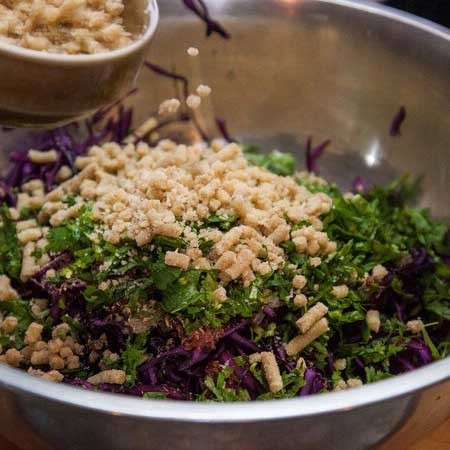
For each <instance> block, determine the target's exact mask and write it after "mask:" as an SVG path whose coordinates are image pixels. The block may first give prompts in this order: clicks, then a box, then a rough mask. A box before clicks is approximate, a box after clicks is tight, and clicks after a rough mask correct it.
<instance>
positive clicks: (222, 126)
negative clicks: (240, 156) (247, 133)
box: [216, 117, 237, 142]
mask: <svg viewBox="0 0 450 450" xmlns="http://www.w3.org/2000/svg"><path fill="white" fill-rule="evenodd" d="M216 125H217V128H218V130H219V131H220V134H221V135H222V137H223V138H224V139H225V140H226V141H227V142H237V140H236V139H234V138H233V137H232V136H231V135H230V133H229V132H228V127H227V123H226V121H225V119H221V118H220V117H216Z"/></svg>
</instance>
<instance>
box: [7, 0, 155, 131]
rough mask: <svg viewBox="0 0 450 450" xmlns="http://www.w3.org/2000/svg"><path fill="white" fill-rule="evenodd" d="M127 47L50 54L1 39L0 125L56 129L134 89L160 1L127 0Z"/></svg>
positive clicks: (152, 32) (151, 35)
mask: <svg viewBox="0 0 450 450" xmlns="http://www.w3.org/2000/svg"><path fill="white" fill-rule="evenodd" d="M125 5H126V6H125V12H124V24H125V26H126V28H127V29H128V30H129V31H130V32H131V33H133V35H135V36H137V38H136V40H135V41H134V42H133V43H132V44H131V45H129V46H127V47H123V48H120V49H118V50H113V51H110V52H105V53H98V54H92V55H67V54H52V53H46V52H40V51H36V50H29V49H24V48H21V47H18V46H14V45H10V44H7V43H4V42H2V41H1V40H0V124H1V125H4V126H13V127H42V126H55V125H60V124H64V123H68V122H71V121H73V120H74V119H77V118H80V117H82V116H85V115H88V114H89V113H92V112H93V111H96V110H98V109H99V108H101V107H103V106H105V105H108V104H110V103H112V102H114V101H115V100H117V99H119V98H120V97H122V96H123V95H125V94H126V93H127V92H128V91H129V90H131V89H132V87H133V85H134V83H135V81H136V78H137V76H138V74H139V70H140V67H141V65H142V62H143V60H144V58H145V55H146V53H147V50H148V47H149V45H150V42H151V40H152V37H153V34H154V32H155V30H156V26H157V24H158V20H159V13H158V5H157V3H156V0H126V1H125Z"/></svg>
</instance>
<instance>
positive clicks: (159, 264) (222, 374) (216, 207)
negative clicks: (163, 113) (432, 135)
mask: <svg viewBox="0 0 450 450" xmlns="http://www.w3.org/2000/svg"><path fill="white" fill-rule="evenodd" d="M116 106H117V105H116ZM176 106H178V105H176ZM118 111H119V114H118V115H113V116H110V115H109V113H110V112H109V111H103V112H101V113H99V114H97V115H96V116H94V117H93V118H92V119H90V120H89V121H88V123H87V126H88V130H89V133H88V138H87V139H86V140H84V141H83V142H81V143H80V141H77V140H75V139H74V137H73V135H72V134H71V130H70V127H69V128H62V129H58V130H53V131H51V132H48V133H46V134H45V136H44V137H43V139H42V140H41V142H40V143H37V144H36V146H35V148H34V149H31V150H27V151H24V152H23V151H22V152H15V153H12V155H11V161H12V166H11V170H10V172H9V173H8V175H7V176H6V178H5V179H4V180H3V181H2V183H1V185H0V188H1V194H2V205H1V208H0V214H1V225H0V273H1V276H0V312H1V326H0V330H1V331H0V344H1V349H0V350H1V355H0V359H1V361H2V362H4V363H7V364H9V365H11V366H13V367H18V368H21V369H23V370H26V371H28V373H30V374H32V375H36V376H39V377H42V378H44V379H48V380H53V381H56V382H62V383H67V384H71V385H75V386H80V387H82V388H84V389H91V390H98V391H107V392H115V393H122V394H129V395H134V396H139V397H144V398H151V399H155V398H157V399H159V398H170V399H177V400H197V401H247V400H256V399H272V398H288V397H294V396H305V395H310V394H315V393H319V392H325V391H333V390H342V389H348V388H353V387H358V386H361V385H362V384H365V383H371V382H373V381H376V380H381V379H384V378H388V377H391V376H393V375H396V374H399V373H403V372H407V371H410V370H413V369H415V368H418V367H421V366H424V365H426V364H429V363H431V362H432V361H435V360H438V359H441V358H444V357H446V356H447V355H448V354H449V352H450V327H449V323H450V322H449V321H450V283H449V279H450V265H449V264H450V257H449V255H450V234H449V232H448V228H447V227H446V226H445V225H443V224H440V223H437V222H435V221H433V220H432V219H431V218H430V215H429V213H428V212H427V211H426V210H422V209H417V208H413V207H411V206H409V204H410V202H411V201H412V200H413V198H414V196H415V194H416V193H417V190H418V183H416V182H415V181H412V180H410V179H409V178H407V177H405V178H402V179H400V180H398V181H396V182H394V183H392V184H390V185H388V186H377V187H373V188H370V189H369V188H367V187H366V186H365V185H364V183H363V180H361V179H359V180H357V182H356V183H355V189H354V191H353V192H342V191H341V190H340V189H339V188H338V187H337V186H336V185H334V184H329V183H327V182H326V181H325V180H324V179H322V178H319V177H318V176H317V175H315V174H314V173H313V172H312V171H311V169H316V165H317V158H318V156H320V155H321V154H322V153H323V150H324V148H325V147H326V145H327V144H328V142H325V143H324V144H322V145H320V146H318V147H316V148H311V142H310V141H309V143H308V149H307V155H308V161H307V167H308V169H310V170H309V171H308V170H305V171H297V169H296V165H297V164H296V161H295V159H294V157H293V156H292V155H290V154H285V153H280V152H277V151H274V152H272V153H269V154H267V153H262V152H260V151H259V150H258V149H257V148H255V147H253V146H248V145H242V144H238V143H236V142H230V141H231V138H229V137H227V136H226V135H225V137H227V139H216V140H210V141H209V142H205V141H204V140H202V139H199V140H198V142H195V143H191V144H177V143H176V142H174V141H172V140H169V139H161V138H158V136H156V135H155V133H154V132H153V133H152V134H151V135H152V136H153V139H154V138H155V137H156V138H157V140H156V141H155V142H151V139H150V140H149V139H147V138H146V137H145V136H147V135H148V134H149V132H150V131H151V130H155V129H157V128H158V126H159V125H158V121H157V120H155V119H151V121H149V122H147V123H146V124H144V126H143V127H140V128H138V129H137V130H135V132H134V133H131V134H129V128H130V124H131V111H129V110H127V109H125V108H124V107H123V106H119V110H118ZM99 123H102V124H103V125H102V127H100V128H99V127H98V124H99ZM105 123H106V125H105ZM220 125H221V128H222V129H223V130H224V129H225V124H224V123H220ZM127 136H128V137H127ZM316 171H317V170H316Z"/></svg>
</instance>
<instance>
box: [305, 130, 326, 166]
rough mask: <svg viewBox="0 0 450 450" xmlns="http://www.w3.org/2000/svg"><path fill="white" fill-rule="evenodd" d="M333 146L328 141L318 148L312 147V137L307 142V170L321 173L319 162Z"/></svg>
mask: <svg viewBox="0 0 450 450" xmlns="http://www.w3.org/2000/svg"><path fill="white" fill-rule="evenodd" d="M330 144H331V140H330V139H327V140H326V141H324V142H322V143H321V144H319V145H317V146H316V147H313V146H312V137H309V138H308V140H307V142H306V168H307V170H308V172H312V173H316V174H318V173H319V166H318V161H319V159H320V158H321V157H322V156H323V154H324V152H325V150H326V148H327V147H328V146H329V145H330Z"/></svg>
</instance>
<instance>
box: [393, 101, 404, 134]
mask: <svg viewBox="0 0 450 450" xmlns="http://www.w3.org/2000/svg"><path fill="white" fill-rule="evenodd" d="M405 119H406V108H405V107H404V106H401V107H400V109H399V110H398V112H397V114H396V115H395V116H394V118H393V119H392V122H391V128H390V133H391V136H392V137H396V136H399V135H400V134H401V126H402V124H403V122H404V121H405Z"/></svg>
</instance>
